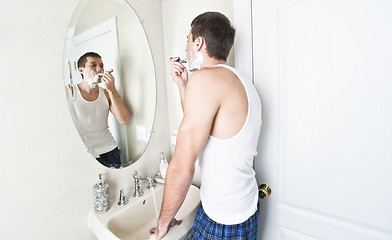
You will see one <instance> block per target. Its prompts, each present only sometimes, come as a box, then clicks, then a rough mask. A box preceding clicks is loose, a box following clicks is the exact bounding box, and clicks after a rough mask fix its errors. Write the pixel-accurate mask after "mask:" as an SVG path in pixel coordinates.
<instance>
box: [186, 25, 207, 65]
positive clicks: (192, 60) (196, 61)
mask: <svg viewBox="0 0 392 240" xmlns="http://www.w3.org/2000/svg"><path fill="white" fill-rule="evenodd" d="M187 38H188V39H187V42H186V48H185V53H186V58H187V60H188V68H189V70H190V71H195V70H197V69H200V67H201V65H202V64H203V61H204V59H203V55H202V54H201V52H200V51H196V45H195V42H193V41H192V33H191V32H189V34H188V37H187Z"/></svg>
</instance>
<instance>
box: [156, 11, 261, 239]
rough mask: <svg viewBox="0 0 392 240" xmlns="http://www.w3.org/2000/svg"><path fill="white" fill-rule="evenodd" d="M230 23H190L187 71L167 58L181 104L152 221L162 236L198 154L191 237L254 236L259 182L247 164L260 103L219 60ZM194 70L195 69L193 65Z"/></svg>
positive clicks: (228, 41) (206, 16) (214, 16)
mask: <svg viewBox="0 0 392 240" xmlns="http://www.w3.org/2000/svg"><path fill="white" fill-rule="evenodd" d="M234 36H235V30H234V28H233V27H232V26H231V23H230V21H229V19H227V17H225V16H224V15H223V14H220V13H217V12H206V13H203V14H201V15H199V16H198V17H196V18H195V19H194V20H193V21H192V24H191V30H190V32H189V34H188V41H187V45H186V50H185V51H186V55H187V61H188V68H189V70H190V71H191V70H195V72H194V73H193V74H192V75H191V76H190V78H189V81H188V73H187V70H186V69H185V66H184V65H183V64H182V62H181V61H178V60H179V58H178V57H175V58H173V59H172V61H171V76H172V78H173V80H174V81H175V82H176V83H177V85H178V87H179V91H180V95H181V101H182V106H183V111H184V117H183V119H182V122H181V125H180V128H179V131H178V135H177V142H176V149H175V152H174V155H173V158H172V159H171V161H170V164H169V168H168V170H167V174H166V179H165V191H164V197H163V203H162V208H161V212H160V216H159V219H158V225H157V228H156V231H155V234H153V235H151V236H150V238H152V239H161V238H162V237H163V236H165V235H166V234H167V232H168V231H169V230H170V228H171V227H173V226H175V225H178V224H180V223H181V221H178V220H176V219H175V218H174V216H175V215H176V213H177V211H178V209H179V208H180V207H181V205H182V203H183V201H184V199H185V197H186V195H187V192H188V189H189V186H190V184H191V183H192V179H193V176H194V171H195V161H196V159H199V165H200V174H201V188H200V198H201V205H200V207H199V210H198V212H197V214H196V218H195V221H194V225H193V229H192V233H191V238H190V239H195V240H196V239H252V240H253V239H254V240H255V239H257V226H258V213H259V211H258V187H257V182H256V178H255V171H254V170H253V168H252V167H253V158H254V156H255V155H256V154H257V149H256V148H257V142H258V139H259V134H260V128H261V102H260V98H259V95H258V94H257V92H256V89H255V87H254V85H253V84H252V83H251V81H250V79H248V78H246V77H244V76H243V75H241V74H240V73H239V72H238V70H237V69H235V68H232V67H230V66H228V65H227V64H226V59H227V57H228V55H229V52H230V49H231V47H232V46H233V42H234ZM197 69H198V70H197Z"/></svg>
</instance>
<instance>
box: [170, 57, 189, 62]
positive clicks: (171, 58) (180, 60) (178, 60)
mask: <svg viewBox="0 0 392 240" xmlns="http://www.w3.org/2000/svg"><path fill="white" fill-rule="evenodd" d="M173 58H174V57H170V58H169V60H170V61H173ZM176 62H179V63H187V61H186V60H182V59H180V58H179V59H177V60H176Z"/></svg>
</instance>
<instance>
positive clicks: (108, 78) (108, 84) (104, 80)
mask: <svg viewBox="0 0 392 240" xmlns="http://www.w3.org/2000/svg"><path fill="white" fill-rule="evenodd" d="M101 84H102V88H104V89H106V90H107V91H108V92H117V90H116V87H115V85H114V77H113V75H112V74H111V73H110V72H105V73H104V74H103V76H102V77H101Z"/></svg>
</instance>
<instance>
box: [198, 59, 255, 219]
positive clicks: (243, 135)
mask: <svg viewBox="0 0 392 240" xmlns="http://www.w3.org/2000/svg"><path fill="white" fill-rule="evenodd" d="M215 67H225V68H227V69H230V70H231V71H232V72H233V73H234V74H236V75H237V77H238V78H239V79H240V80H241V82H242V84H243V86H244V88H245V90H246V94H247V97H248V115H247V118H246V121H245V124H244V125H243V127H242V129H241V130H240V131H239V132H238V133H237V134H236V135H235V136H233V137H231V138H229V139H218V138H215V137H213V136H211V135H210V136H209V138H208V140H207V143H206V145H205V147H204V149H203V151H202V152H201V153H200V155H199V164H200V169H201V171H200V172H201V189H200V197H201V201H202V204H203V208H204V210H205V212H206V214H207V215H208V216H209V217H210V218H211V219H212V220H214V221H216V222H218V223H221V224H226V225H232V224H239V223H242V222H244V221H246V220H247V219H248V218H249V217H250V216H252V215H253V214H254V213H255V212H256V210H257V203H258V189H257V182H256V178H255V171H254V170H253V158H254V156H256V154H257V150H256V148H257V142H258V140H259V134H260V127H261V102H260V98H259V95H258V94H257V92H256V89H255V87H254V86H253V84H252V83H251V82H250V81H249V80H248V79H246V78H244V77H243V76H241V74H239V73H238V72H237V70H236V69H234V68H232V67H230V66H227V65H221V64H220V65H216V66H215Z"/></svg>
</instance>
